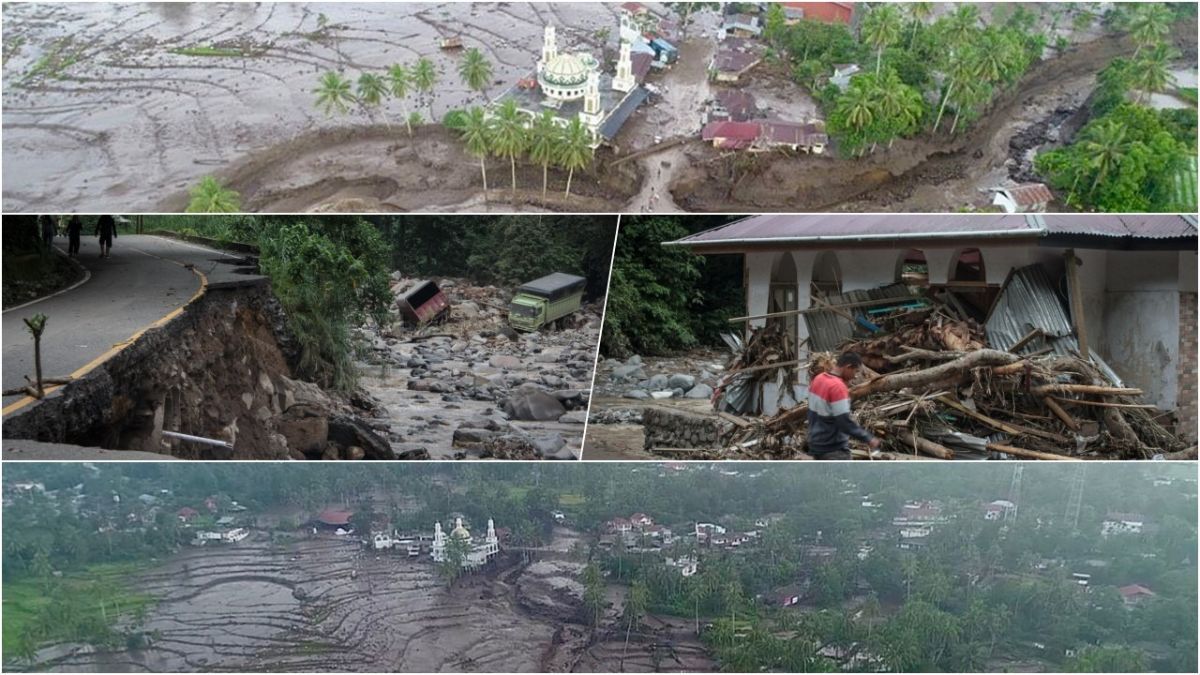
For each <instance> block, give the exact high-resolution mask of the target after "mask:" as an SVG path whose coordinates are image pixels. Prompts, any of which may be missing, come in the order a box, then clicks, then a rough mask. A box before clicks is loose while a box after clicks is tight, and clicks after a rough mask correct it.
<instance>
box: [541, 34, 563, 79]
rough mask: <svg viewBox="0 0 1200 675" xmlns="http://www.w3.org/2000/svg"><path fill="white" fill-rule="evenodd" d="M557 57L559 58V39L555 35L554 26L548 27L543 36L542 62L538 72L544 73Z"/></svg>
mask: <svg viewBox="0 0 1200 675" xmlns="http://www.w3.org/2000/svg"><path fill="white" fill-rule="evenodd" d="M556 56H558V38H557V37H555V35H554V26H546V29H545V32H544V33H543V34H542V60H541V61H538V66H537V69H538V72H539V73H540V72H542V69H543V68H545V67H546V65H547V64H548V63H550V62H551V61H553V60H554V57H556Z"/></svg>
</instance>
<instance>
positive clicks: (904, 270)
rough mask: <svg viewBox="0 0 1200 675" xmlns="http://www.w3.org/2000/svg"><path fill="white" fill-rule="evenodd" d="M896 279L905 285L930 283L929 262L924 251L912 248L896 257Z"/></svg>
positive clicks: (925, 284) (926, 284)
mask: <svg viewBox="0 0 1200 675" xmlns="http://www.w3.org/2000/svg"><path fill="white" fill-rule="evenodd" d="M896 281H897V282H898V283H902V284H904V285H905V286H918V287H924V286H928V285H929V263H928V262H926V260H925V252H924V251H922V250H920V249H916V248H910V249H908V250H907V251H905V252H903V253H901V254H900V257H899V258H897V259H896Z"/></svg>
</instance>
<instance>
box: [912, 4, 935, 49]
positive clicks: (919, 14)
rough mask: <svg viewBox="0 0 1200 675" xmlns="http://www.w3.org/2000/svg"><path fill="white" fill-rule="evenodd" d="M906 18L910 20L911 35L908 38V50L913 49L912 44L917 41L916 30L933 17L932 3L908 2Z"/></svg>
mask: <svg viewBox="0 0 1200 675" xmlns="http://www.w3.org/2000/svg"><path fill="white" fill-rule="evenodd" d="M908 16H909V18H910V19H912V22H913V27H912V33H911V34H910V35H909V36H908V48H909V49H912V48H913V43H914V42H915V41H916V39H917V28H919V27H920V26H921V24H923V23H925V20H926V19H928V18H929V17H931V16H933V3H932V2H910V3H908Z"/></svg>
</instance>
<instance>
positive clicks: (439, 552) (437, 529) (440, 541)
mask: <svg viewBox="0 0 1200 675" xmlns="http://www.w3.org/2000/svg"><path fill="white" fill-rule="evenodd" d="M431 553H432V555H433V560H434V562H442V561H443V560H445V558H446V533H445V532H442V524H441V523H434V524H433V550H432V551H431Z"/></svg>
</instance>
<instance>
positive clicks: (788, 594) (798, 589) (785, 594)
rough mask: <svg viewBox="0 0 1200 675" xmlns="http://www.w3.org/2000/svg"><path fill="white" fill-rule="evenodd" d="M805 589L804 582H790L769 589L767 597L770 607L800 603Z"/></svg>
mask: <svg viewBox="0 0 1200 675" xmlns="http://www.w3.org/2000/svg"><path fill="white" fill-rule="evenodd" d="M806 590H807V587H806V584H791V585H788V586H783V587H781V588H777V589H775V590H774V591H771V593H770V594H768V596H767V599H768V601H769V602H770V604H771V606H772V607H792V606H795V605H798V604H800V599H801V598H803V597H804V593H805V591H806Z"/></svg>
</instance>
